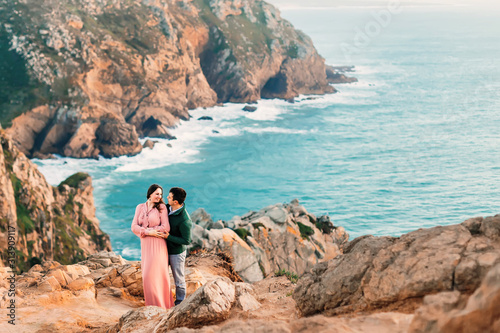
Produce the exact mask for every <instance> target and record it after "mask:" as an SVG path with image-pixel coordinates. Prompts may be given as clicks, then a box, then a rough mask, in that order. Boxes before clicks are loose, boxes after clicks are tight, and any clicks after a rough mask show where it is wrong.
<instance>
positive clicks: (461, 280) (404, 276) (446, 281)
mask: <svg viewBox="0 0 500 333" xmlns="http://www.w3.org/2000/svg"><path fill="white" fill-rule="evenodd" d="M499 240H500V215H496V216H492V217H486V218H482V217H478V218H472V219H469V220H466V221H464V222H463V223H461V224H457V225H450V226H438V227H434V228H429V229H419V230H416V231H413V232H410V233H408V234H405V235H402V236H401V237H397V238H396V237H373V236H363V237H358V238H356V239H354V240H353V241H351V242H349V243H348V244H347V245H346V246H345V248H344V253H343V254H342V255H340V256H337V257H336V258H334V259H332V260H330V261H328V262H324V263H320V264H318V265H316V266H315V267H314V268H313V269H312V270H311V271H310V272H309V273H307V274H305V275H304V276H303V278H302V279H301V280H300V281H299V283H298V285H297V288H296V289H295V291H294V294H293V297H294V299H295V301H296V302H297V307H298V308H299V310H300V312H301V313H302V314H303V315H305V316H309V315H314V314H317V313H323V314H327V315H336V314H340V313H346V312H355V311H367V310H371V309H376V308H382V307H386V306H388V305H394V304H398V303H399V304H412V303H414V304H420V302H421V300H422V298H423V297H424V296H426V295H432V294H436V293H439V292H447V293H448V295H451V299H453V298H454V299H455V301H454V302H453V301H450V304H451V303H454V305H456V306H457V307H460V305H461V304H458V303H460V302H459V297H458V295H460V293H463V294H464V298H467V297H466V296H465V295H467V294H470V293H471V292H473V291H475V290H477V288H478V287H479V286H480V284H481V281H483V280H484V278H485V276H486V274H487V273H488V271H489V270H490V269H491V268H492V267H493V266H495V265H497V264H500V242H499ZM495 272H496V273H495V274H497V275H496V279H497V280H496V282H495V283H498V281H500V279H499V277H498V272H499V271H498V270H496V271H495ZM490 280H491V279H490ZM493 281H495V278H493ZM488 302H490V300H488ZM431 303H432V302H431ZM443 306H444V308H443V309H444V311H445V312H446V311H448V310H449V309H450V308H446V304H443ZM473 306H475V305H473ZM485 306H486V308H488V305H487V304H485ZM427 311H431V312H432V311H434V310H432V307H430V309H428V310H427ZM497 313H498V312H497ZM427 319H429V320H430V318H427ZM462 319H463V318H462ZM497 319H498V318H497ZM491 323H492V322H490V324H491ZM423 327H424V328H423V330H422V332H423V331H426V332H427V330H425V327H426V326H425V325H424V326H423ZM437 331H438V330H436V332H437ZM451 331H453V330H451ZM451 331H450V332H451ZM429 332H430V331H429ZM454 332H461V331H460V330H455V331H454Z"/></svg>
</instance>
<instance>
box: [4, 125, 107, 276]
mask: <svg viewBox="0 0 500 333" xmlns="http://www.w3.org/2000/svg"><path fill="white" fill-rule="evenodd" d="M0 143H1V145H0V232H1V233H0V244H1V245H0V255H1V259H2V260H1V261H2V262H3V263H4V264H6V263H7V261H8V259H9V258H11V254H10V253H9V251H8V249H9V248H8V243H9V242H8V241H10V240H12V239H10V238H9V236H10V237H13V241H14V242H15V246H13V248H15V256H16V259H17V264H16V267H17V268H18V270H19V271H25V270H27V269H29V268H30V267H31V266H32V265H34V264H37V263H40V262H42V261H43V260H57V261H59V262H61V263H64V264H70V263H74V262H77V261H81V260H83V259H85V257H86V256H87V255H89V254H91V253H95V252H97V251H99V250H104V249H107V250H111V243H110V241H109V236H108V235H106V234H105V233H103V232H102V231H101V229H99V221H98V220H97V218H96V217H95V207H94V199H93V196H92V181H91V178H90V176H89V175H87V174H83V173H77V174H75V175H73V176H71V177H69V178H68V179H66V180H65V181H63V182H62V183H61V184H60V185H59V186H57V187H52V186H51V185H49V184H48V183H47V181H46V180H45V177H44V176H43V175H42V174H41V173H40V172H39V171H38V168H37V167H36V165H35V164H33V163H32V162H31V161H30V160H29V159H28V158H27V157H26V156H25V155H24V154H23V153H22V152H20V151H19V150H18V149H17V148H16V147H15V145H14V144H13V143H12V140H11V139H10V137H9V136H8V135H7V134H6V133H5V131H4V130H2V129H0Z"/></svg>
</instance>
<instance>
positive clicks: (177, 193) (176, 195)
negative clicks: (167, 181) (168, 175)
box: [169, 187, 186, 205]
mask: <svg viewBox="0 0 500 333" xmlns="http://www.w3.org/2000/svg"><path fill="white" fill-rule="evenodd" d="M169 192H170V193H172V199H174V200H177V202H178V203H179V205H182V204H183V203H184V200H186V191H184V189H183V188H180V187H172V188H171V189H170V191H169Z"/></svg>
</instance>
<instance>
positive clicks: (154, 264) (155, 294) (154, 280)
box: [132, 184, 174, 309]
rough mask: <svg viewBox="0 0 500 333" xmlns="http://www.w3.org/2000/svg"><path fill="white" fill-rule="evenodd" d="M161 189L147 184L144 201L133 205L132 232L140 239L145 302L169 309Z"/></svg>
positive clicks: (166, 226) (166, 229)
mask: <svg viewBox="0 0 500 333" xmlns="http://www.w3.org/2000/svg"><path fill="white" fill-rule="evenodd" d="M162 196H163V189H162V187H161V186H160V185H157V184H153V185H151V186H150V187H149V189H148V193H147V198H148V200H147V201H146V202H145V203H142V204H139V205H137V208H136V209H135V216H134V220H133V221H132V231H133V232H134V234H136V235H137V236H139V237H140V238H141V268H142V283H143V287H144V298H145V303H146V305H156V306H160V307H162V308H164V309H169V308H171V307H172V306H173V305H174V300H173V298H172V293H171V292H170V276H169V273H168V252H167V244H166V242H165V239H164V237H165V236H166V235H167V234H168V232H169V231H170V225H169V223H168V210H167V207H166V206H165V204H164V202H163V199H162Z"/></svg>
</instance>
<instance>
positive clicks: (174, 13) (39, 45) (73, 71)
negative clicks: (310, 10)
mask: <svg viewBox="0 0 500 333" xmlns="http://www.w3.org/2000/svg"><path fill="white" fill-rule="evenodd" d="M0 5H1V6H2V7H3V10H2V12H0V18H1V21H2V22H4V23H3V24H2V25H1V26H0V55H1V56H2V59H5V65H4V66H2V67H1V68H0V72H1V73H0V74H2V77H4V78H5V83H6V89H4V90H3V91H2V92H0V107H1V110H2V111H1V113H0V115H1V117H0V121H1V122H2V124H3V125H4V127H6V125H7V126H10V128H9V129H8V132H9V133H10V134H11V135H12V137H13V139H14V142H15V144H16V146H18V147H19V149H20V150H21V151H22V152H23V153H24V154H26V155H27V156H29V157H32V156H42V157H43V156H44V154H50V153H58V154H61V155H65V156H73V157H85V158H95V157H97V156H98V155H99V154H101V155H103V156H105V157H113V156H118V155H124V154H127V155H133V154H137V153H139V152H140V151H141V149H142V147H141V145H140V144H139V142H138V138H139V137H141V136H152V137H166V138H169V137H170V134H169V131H168V129H169V128H171V127H173V126H175V125H176V124H177V123H178V122H179V120H180V119H188V118H189V114H188V109H192V108H197V107H208V106H213V105H215V104H216V103H218V102H251V101H256V100H258V99H260V98H262V97H263V98H285V99H288V98H292V97H294V96H297V95H298V94H301V93H305V94H309V93H314V94H323V93H328V92H333V91H334V88H333V87H332V86H330V85H329V84H328V82H327V78H326V72H325V64H324V59H323V58H321V57H320V56H319V55H318V54H317V52H316V50H315V48H314V46H313V44H312V42H311V40H310V38H309V37H307V36H306V35H305V34H303V33H302V32H300V31H297V30H295V29H294V28H293V26H292V25H291V24H290V23H289V22H287V21H286V20H283V19H282V18H281V17H280V13H279V11H278V10H277V9H276V8H274V7H273V6H271V5H269V4H267V3H265V2H263V1H259V0H238V1H229V0H193V1H190V0H182V1H174V0H168V1H155V0H142V1H140V0H121V1H117V0H63V1H55V0H42V1H37V2H34V3H33V2H31V1H27V0H18V1H10V0H1V1H0Z"/></svg>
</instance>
